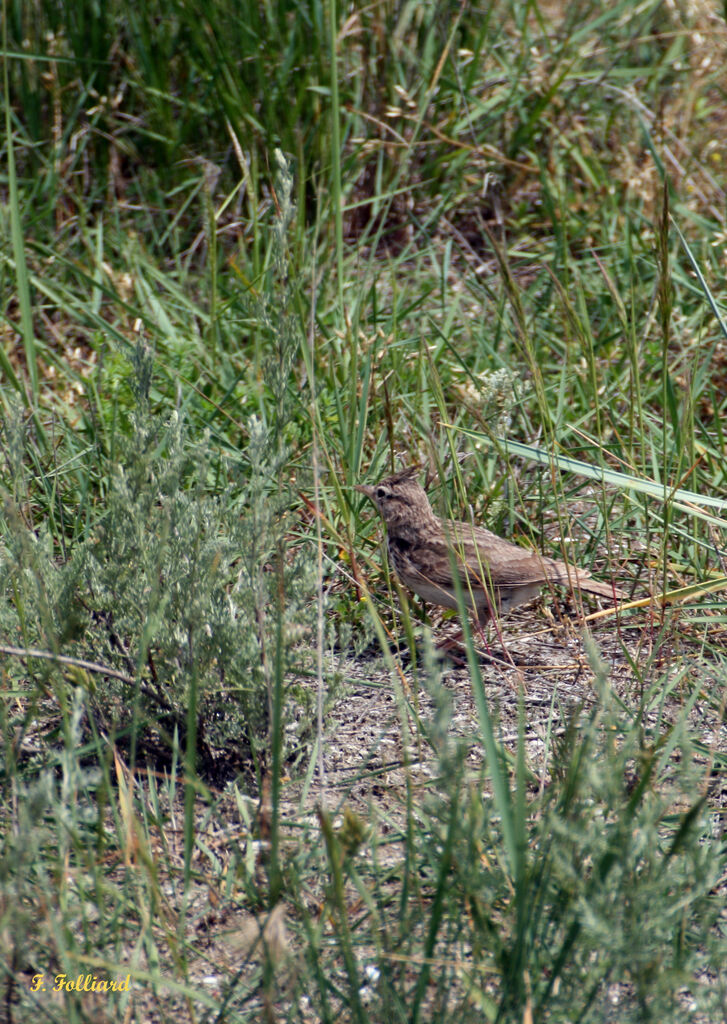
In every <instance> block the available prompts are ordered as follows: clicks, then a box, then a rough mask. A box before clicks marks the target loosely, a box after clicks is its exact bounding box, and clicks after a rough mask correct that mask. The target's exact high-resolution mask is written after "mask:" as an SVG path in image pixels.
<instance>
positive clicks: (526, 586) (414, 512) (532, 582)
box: [356, 467, 623, 625]
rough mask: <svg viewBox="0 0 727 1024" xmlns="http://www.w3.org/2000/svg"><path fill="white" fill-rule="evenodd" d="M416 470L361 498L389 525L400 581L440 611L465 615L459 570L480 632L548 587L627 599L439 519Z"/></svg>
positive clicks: (574, 571)
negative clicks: (459, 609) (459, 595)
mask: <svg viewBox="0 0 727 1024" xmlns="http://www.w3.org/2000/svg"><path fill="white" fill-rule="evenodd" d="M416 477H417V470H416V468H415V467H409V468H408V469H403V470H401V471H400V472H399V473H394V475H393V476H390V477H387V478H386V479H385V480H382V481H381V482H380V483H379V484H377V485H376V486H375V487H369V486H358V487H356V490H357V491H360V492H361V494H365V495H366V497H367V498H370V499H371V501H373V503H374V505H376V508H377V509H378V510H379V512H380V513H381V517H382V518H383V520H384V523H385V524H386V533H387V538H388V552H389V561H390V562H391V565H392V567H393V568H394V571H395V572H396V574H397V576H398V577H399V579H400V580H401V581H402V583H404V584H405V585H406V586H407V587H409V589H410V590H413V591H414V593H415V594H418V595H419V596H420V597H423V598H424V600H425V601H430V602H431V603H432V604H439V605H443V606H444V607H445V608H457V592H456V590H455V585H454V580H453V577H452V571H453V567H454V566H457V567H459V569H460V580H461V582H462V590H463V595H464V599H465V602H466V604H467V606H468V607H469V609H470V610H471V611H474V613H475V615H476V617H477V620H478V622H479V623H480V625H484V624H485V623H486V622H487V621H488V619H489V618H490V617H491V616H492V611H493V601H494V605H495V607H496V608H497V610H498V611H500V612H507V611H509V610H510V609H511V608H515V607H516V606H517V605H519V604H523V603H524V602H525V601H529V600H530V599H531V598H533V597H535V596H536V595H537V594H538V592H539V591H540V588H541V587H542V586H543V584H544V583H557V584H561V585H563V586H566V587H570V588H571V589H580V590H583V591H586V592H587V593H589V594H597V595H598V596H599V597H605V598H608V599H609V600H610V601H611V602H612V603H613V602H614V601H617V600H619V599H621V598H622V597H623V594H622V593H621V592H620V591H619V590H618V589H617V588H616V587H614V586H612V585H611V584H606V583H600V582H599V581H598V580H594V579H592V578H591V574H590V573H589V572H588V570H586V569H579V568H577V567H576V566H574V565H566V563H565V562H559V561H555V559H552V558H546V557H544V556H543V555H540V554H538V553H537V552H536V551H528V550H527V549H525V548H521V547H518V546H517V545H516V544H511V543H510V542H509V541H507V540H503V538H502V537H498V536H497V535H496V534H494V533H490V531H489V530H485V529H483V528H482V527H481V526H472V525H471V524H470V523H460V522H455V521H454V520H451V519H440V518H439V517H438V516H436V515H435V514H434V511H433V509H432V506H431V505H430V504H429V499H428V498H427V495H426V492H425V490H424V488H423V487H422V486H421V484H420V483H419V481H418V480H417V478H416Z"/></svg>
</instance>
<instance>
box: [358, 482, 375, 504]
mask: <svg viewBox="0 0 727 1024" xmlns="http://www.w3.org/2000/svg"><path fill="white" fill-rule="evenodd" d="M353 489H354V491H358V492H359V493H360V494H365V495H366V497H367V498H370V499H371V500H372V501H373V500H374V489H373V487H369V486H368V485H367V484H355V485H354V488H353Z"/></svg>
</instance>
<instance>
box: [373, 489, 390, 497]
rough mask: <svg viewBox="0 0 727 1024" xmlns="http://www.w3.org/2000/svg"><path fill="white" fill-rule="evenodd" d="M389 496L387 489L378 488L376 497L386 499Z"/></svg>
mask: <svg viewBox="0 0 727 1024" xmlns="http://www.w3.org/2000/svg"><path fill="white" fill-rule="evenodd" d="M387 494H388V491H387V490H386V488H385V487H377V488H376V497H377V498H385V497H386V495H387Z"/></svg>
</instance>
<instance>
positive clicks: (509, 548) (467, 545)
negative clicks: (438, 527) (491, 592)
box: [442, 519, 551, 587]
mask: <svg viewBox="0 0 727 1024" xmlns="http://www.w3.org/2000/svg"><path fill="white" fill-rule="evenodd" d="M442 527H443V529H444V532H445V536H447V538H448V539H449V540H450V545H451V547H452V549H453V550H454V552H455V556H456V558H457V560H458V561H462V562H463V563H464V564H465V566H466V567H467V569H468V571H469V572H470V573H471V574H472V575H473V576H474V577H475V579H477V580H482V581H483V583H484V585H486V586H487V585H489V584H490V582H491V583H492V584H494V585H495V586H507V587H515V586H523V587H527V586H533V585H534V584H537V583H544V582H545V580H546V578H547V576H548V575H549V572H548V569H549V564H550V563H551V559H549V558H543V557H542V556H541V555H539V554H538V553H537V551H529V550H528V549H527V548H521V547H518V546H517V544H511V543H510V541H509V540H504V539H503V538H502V537H498V536H497V534H496V533H491V532H490V531H489V530H486V529H485V528H484V527H482V526H470V524H469V523H457V522H454V521H453V520H451V519H447V520H445V521H444V522H443V523H442Z"/></svg>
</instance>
